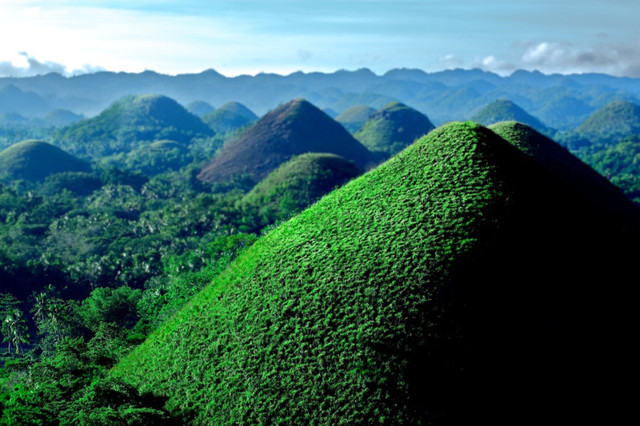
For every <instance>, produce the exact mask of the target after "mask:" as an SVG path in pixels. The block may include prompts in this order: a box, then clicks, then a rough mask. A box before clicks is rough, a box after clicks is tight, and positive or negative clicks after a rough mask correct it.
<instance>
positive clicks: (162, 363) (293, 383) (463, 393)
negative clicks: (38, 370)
mask: <svg viewBox="0 0 640 426" xmlns="http://www.w3.org/2000/svg"><path fill="white" fill-rule="evenodd" d="M281 113H285V111H282V112H281ZM639 228H640V224H639V223H638V221H637V220H627V219H626V218H620V217H619V216H617V214H615V213H612V212H609V211H608V210H606V209H596V208H592V207H590V206H589V203H587V202H586V201H585V200H584V198H583V197H582V195H581V194H580V193H579V192H576V191H575V190H574V189H573V188H572V187H570V186H568V185H566V184H565V183H564V181H563V180H562V179H561V178H560V177H558V176H557V175H556V174H555V173H553V172H552V171H551V170H549V169H548V168H547V167H545V166H543V165H541V164H540V163H538V162H537V161H536V159H535V158H532V157H531V156H529V155H527V154H525V153H523V152H521V151H520V150H519V149H518V148H517V147H514V146H513V145H512V144H510V143H509V142H507V141H506V140H504V139H503V138H501V137H500V136H498V135H497V134H496V133H494V132H492V131H491V130H489V129H486V128H484V127H482V126H480V125H478V124H475V123H451V124H448V125H446V126H443V127H441V128H438V129H436V130H434V131H432V132H430V133H429V134H428V135H427V136H425V137H423V138H421V139H420V140H418V141H417V142H416V143H414V144H412V145H411V146H409V147H408V148H407V149H405V150H404V151H402V152H401V153H399V154H398V155H397V156H395V157H393V158H391V159H390V160H389V161H387V162H386V163H384V164H382V165H381V166H379V167H377V168H376V169H374V170H372V171H370V172H369V173H366V174H364V175H363V176H361V177H359V178H356V179H354V180H352V181H351V182H349V183H348V184H346V185H345V186H343V187H342V188H340V189H338V190H336V191H333V192H332V193H330V194H329V195H327V196H325V197H323V198H322V199H321V200H320V201H318V202H317V203H315V204H314V205H313V206H311V207H310V208H308V209H306V210H305V211H303V212H302V213H301V214H299V215H298V216H295V217H294V218H292V219H291V220H289V221H288V222H285V223H284V224H282V225H281V226H279V227H278V228H276V229H274V230H272V231H271V232H269V233H267V234H266V235H265V236H263V237H261V238H260V239H259V240H258V241H256V243H255V244H254V245H253V246H252V247H250V248H249V249H247V250H246V251H245V252H244V253H243V254H242V255H241V256H239V257H238V258H237V260H236V261H235V262H234V263H232V264H231V265H230V266H229V268H227V269H226V270H225V271H224V272H222V273H221V274H220V275H219V276H218V277H216V278H215V279H214V280H213V282H212V283H211V284H210V285H209V286H207V287H206V288H205V289H204V290H203V291H202V292H201V293H199V294H198V295H197V296H196V297H195V298H194V299H193V300H192V301H191V302H190V303H189V304H188V305H187V306H186V307H185V308H184V309H183V310H182V311H181V312H179V313H178V314H177V315H176V316H175V317H173V318H172V319H171V320H170V321H169V322H168V323H166V324H165V325H164V326H162V327H161V328H159V329H158V330H156V331H155V332H154V333H153V334H152V335H151V336H150V337H149V338H148V339H147V340H146V341H145V342H144V343H143V344H142V345H141V346H139V347H138V348H137V349H135V350H134V351H133V352H132V353H131V354H130V355H129V356H127V357H126V358H125V359H123V360H122V361H121V362H120V364H118V365H117V366H116V368H115V369H114V370H113V374H115V375H116V376H119V377H122V378H124V379H125V380H126V381H128V382H130V383H132V384H135V385H136V386H138V387H139V388H140V389H141V390H153V391H154V392H156V393H158V394H159V395H161V396H164V397H167V398H168V402H167V407H168V408H169V409H170V410H172V411H173V412H176V413H182V414H184V415H185V416H187V417H188V418H190V419H192V421H193V422H194V423H196V424H212V423H213V424H236V423H245V424H257V423H264V424H269V423H280V424H312V423H331V424H371V423H383V424H470V423H479V422H482V423H490V424H514V423H515V424H522V423H531V424H536V423H540V422H544V420H548V419H549V418H553V419H558V420H560V421H568V420H573V421H586V420H587V419H590V420H594V419H600V416H602V420H604V419H609V420H613V421H614V422H615V420H614V419H612V418H613V417H615V416H616V415H618V414H619V411H618V410H615V409H614V408H615V407H617V405H618V404H620V405H622V406H624V405H625V402H621V401H620V400H619V399H618V398H619V397H624V392H625V391H618V389H620V388H619V387H617V386H615V383H616V382H617V380H618V378H619V377H621V375H624V374H626V372H627V371H628V369H629V368H633V366H634V365H635V362H636V355H635V354H636V352H633V351H631V347H633V346H634V345H633V344H632V339H630V337H629V336H632V335H633V330H634V327H635V324H636V322H635V321H634V318H635V313H634V312H636V309H635V300H636V298H635V297H634V296H633V295H632V292H633V291H634V290H633V289H632V287H633V286H632V285H629V284H628V278H625V276H627V275H628V274H630V275H629V276H632V274H633V272H634V271H635V269H634V265H635V263H634V262H633V260H634V259H637V256H638V249H637V244H636V242H637V238H638V236H639V235H640V234H639ZM630 398H631V397H629V396H628V397H627V399H626V400H625V401H629V400H630ZM632 406H633V405H632V404H630V405H629V407H632ZM585 407H588V409H585Z"/></svg>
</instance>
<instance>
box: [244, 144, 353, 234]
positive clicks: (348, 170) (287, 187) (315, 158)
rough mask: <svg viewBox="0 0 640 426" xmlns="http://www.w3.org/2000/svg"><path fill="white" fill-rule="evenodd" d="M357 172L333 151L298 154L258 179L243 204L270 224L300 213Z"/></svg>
mask: <svg viewBox="0 0 640 426" xmlns="http://www.w3.org/2000/svg"><path fill="white" fill-rule="evenodd" d="M360 174H362V170H360V169H358V168H357V167H356V166H354V165H353V164H352V163H350V162H349V161H347V160H345V159H344V158H342V157H340V156H338V155H335V154H323V153H309V154H302V155H297V156H295V157H293V158H291V159H290V160H289V161H287V162H286V163H283V164H282V165H281V166H280V167H278V168H277V169H276V170H274V171H273V172H271V173H270V174H269V175H268V176H267V177H266V178H264V179H263V180H262V181H260V182H259V183H258V184H257V185H256V186H255V187H254V188H253V189H252V190H251V191H250V192H249V193H248V194H247V195H245V196H244V198H243V200H242V204H243V206H244V208H245V209H249V210H252V211H255V212H256V214H258V215H259V216H260V217H261V218H263V223H265V224H267V223H273V222H275V221H276V220H281V219H286V218H288V217H290V216H291V215H293V214H296V213H299V212H300V211H302V210H303V209H304V208H306V207H307V206H309V205H311V204H313V203H314V202H316V201H317V200H319V199H320V198H321V197H322V196H323V195H325V194H328V193H329V192H331V191H332V190H334V189H335V188H336V187H340V186H342V185H344V184H345V183H346V182H348V181H349V180H351V179H353V178H355V177H357V176H359V175H360Z"/></svg>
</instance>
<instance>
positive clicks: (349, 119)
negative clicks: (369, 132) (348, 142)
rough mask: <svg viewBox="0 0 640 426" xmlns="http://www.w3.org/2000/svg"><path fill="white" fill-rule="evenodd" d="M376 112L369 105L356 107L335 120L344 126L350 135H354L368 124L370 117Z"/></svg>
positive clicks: (348, 109)
mask: <svg viewBox="0 0 640 426" xmlns="http://www.w3.org/2000/svg"><path fill="white" fill-rule="evenodd" d="M375 111H376V110H375V109H373V108H371V107H370V106H367V105H355V106H352V107H351V108H347V109H346V110H344V111H342V113H340V114H339V115H338V116H337V117H336V118H335V120H336V121H337V122H338V123H340V124H342V125H343V126H344V128H345V129H347V130H348V131H349V133H351V134H353V133H355V132H357V131H358V130H360V128H361V127H362V126H363V125H364V123H366V122H367V120H368V119H369V116H370V115H371V114H373V113H374V112H375Z"/></svg>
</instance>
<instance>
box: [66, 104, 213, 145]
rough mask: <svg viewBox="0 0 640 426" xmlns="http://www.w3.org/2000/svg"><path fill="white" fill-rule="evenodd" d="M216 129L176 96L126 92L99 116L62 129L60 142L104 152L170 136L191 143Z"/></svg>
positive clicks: (177, 140) (180, 141) (211, 133)
mask: <svg viewBox="0 0 640 426" xmlns="http://www.w3.org/2000/svg"><path fill="white" fill-rule="evenodd" d="M213 134H214V132H213V131H212V130H211V129H210V128H209V127H208V126H207V125H206V124H204V123H203V122H202V121H201V120H200V119H199V118H198V117H196V116H195V115H193V114H191V113H189V112H188V111H187V110H186V109H184V107H182V106H181V105H180V104H178V103H177V102H176V101H174V100H173V99H170V98H168V97H166V96H161V95H141V96H127V97H124V98H122V99H120V100H119V101H117V102H116V103H114V104H113V105H111V106H110V107H109V108H107V109H106V110H104V111H103V112H101V113H100V114H99V115H98V116H96V117H94V118H90V119H86V120H82V121H80V122H78V123H75V124H72V125H71V126H69V127H67V128H65V129H63V130H62V131H61V132H60V137H59V138H60V143H61V144H62V146H64V147H66V148H68V149H69V151H71V152H77V153H80V154H83V155H89V156H98V157H99V156H104V155H109V154H113V153H117V152H128V151H131V150H133V149H135V148H137V147H138V146H140V144H144V143H150V142H153V141H156V140H164V139H170V140H174V141H176V142H179V143H182V144H188V143H189V141H191V139H193V138H195V137H208V136H212V135H213Z"/></svg>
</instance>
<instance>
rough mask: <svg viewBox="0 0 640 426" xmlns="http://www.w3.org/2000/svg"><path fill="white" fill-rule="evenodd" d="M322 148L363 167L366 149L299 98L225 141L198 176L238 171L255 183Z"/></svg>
mask: <svg viewBox="0 0 640 426" xmlns="http://www.w3.org/2000/svg"><path fill="white" fill-rule="evenodd" d="M307 152H326V153H333V154H336V155H340V156H342V157H344V158H345V159H347V160H349V161H353V162H354V163H355V165H356V166H358V167H360V168H365V167H366V165H367V164H368V162H369V159H370V157H369V152H368V151H367V149H366V148H365V147H364V146H362V145H361V144H360V143H359V142H358V141H356V140H355V139H353V137H352V136H351V135H350V134H349V133H348V132H347V131H346V130H345V129H344V127H342V126H341V125H340V124H338V123H337V122H336V121H334V120H333V119H332V118H331V117H329V116H328V115H326V114H325V113H324V112H322V111H320V110H319V109H318V108H316V107H315V106H314V105H312V104H310V103H309V102H307V101H305V100H303V99H296V100H293V101H291V102H288V103H286V104H284V105H281V106H279V107H278V108H276V109H275V110H273V111H271V112H269V113H268V114H266V115H265V116H264V117H262V118H261V119H260V120H258V122H257V123H256V124H255V125H254V126H253V127H251V128H250V129H249V130H248V131H247V132H246V133H244V134H243V135H242V136H241V137H240V138H238V139H236V140H233V141H231V142H228V143H226V144H225V145H224V146H223V147H222V149H221V150H220V153H219V154H218V155H217V156H216V157H215V158H214V159H213V160H212V161H211V162H210V163H209V164H208V165H206V166H205V167H204V168H203V169H202V171H201V172H200V174H199V175H198V178H199V179H201V180H203V181H206V182H224V181H229V180H232V179H233V178H234V177H238V176H241V175H246V176H248V177H249V178H250V179H251V180H252V181H253V182H255V183H257V182H259V181H260V180H262V179H264V178H265V177H266V176H267V175H268V174H269V173H271V172H272V171H273V170H275V169H276V168H277V167H278V166H279V165H280V164H282V163H284V162H285V161H287V160H289V159H290V158H291V157H293V156H294V155H299V154H304V153H307Z"/></svg>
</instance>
